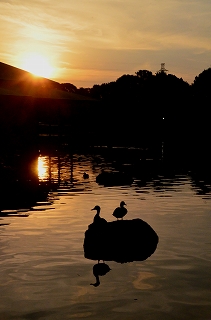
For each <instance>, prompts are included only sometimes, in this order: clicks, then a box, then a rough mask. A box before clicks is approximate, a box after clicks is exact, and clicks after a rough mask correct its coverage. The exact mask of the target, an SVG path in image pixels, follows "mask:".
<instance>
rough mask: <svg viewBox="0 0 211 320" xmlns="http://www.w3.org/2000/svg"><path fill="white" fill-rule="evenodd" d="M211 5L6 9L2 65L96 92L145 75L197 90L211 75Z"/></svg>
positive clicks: (2, 5)
mask: <svg viewBox="0 0 211 320" xmlns="http://www.w3.org/2000/svg"><path fill="white" fill-rule="evenodd" d="M210 13H211V1H209V0H200V1H198V0H192V1H190V0H183V1H181V0H177V1H175V0H169V1H165V0H161V1H157V0H151V1H148V0H142V1H140V0H124V1H120V0H113V1H99V0H92V1H86V0H81V1H80V2H79V1H75V2H73V1H68V0H61V1H56V0H52V1H51V2H50V5H49V1H44V0H39V1H26V0H16V1H0V40H1V46H0V57H1V58H0V61H1V62H3V63H6V64H9V65H12V66H14V67H17V68H21V69H25V70H28V71H30V72H32V73H34V74H36V75H39V76H43V77H47V78H50V79H52V80H55V81H58V82H60V83H65V82H69V83H72V84H73V85H75V86H77V87H92V86H93V85H94V84H102V83H107V82H111V81H116V80H117V79H118V78H119V77H121V76H122V75H123V74H131V75H134V74H135V72H137V71H138V70H149V71H151V72H152V73H153V74H155V73H156V72H157V71H158V70H159V69H160V64H161V63H162V62H164V63H165V64H166V68H167V69H168V70H169V73H171V74H174V75H175V76H177V77H178V78H180V77H181V78H183V80H185V81H188V82H189V83H192V82H193V81H194V79H195V77H196V76H198V75H199V74H200V73H201V72H202V71H203V70H204V69H207V68H209V67H210V56H211V41H210V29H211V19H210Z"/></svg>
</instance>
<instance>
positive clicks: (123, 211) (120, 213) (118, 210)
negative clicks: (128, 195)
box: [113, 201, 127, 220]
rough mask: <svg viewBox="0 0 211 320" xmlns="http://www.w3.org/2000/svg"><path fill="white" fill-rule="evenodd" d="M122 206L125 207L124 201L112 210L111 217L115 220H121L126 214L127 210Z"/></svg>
mask: <svg viewBox="0 0 211 320" xmlns="http://www.w3.org/2000/svg"><path fill="white" fill-rule="evenodd" d="M124 206H126V203H125V202H124V201H121V202H120V206H119V207H117V208H116V209H115V210H114V212H113V216H114V217H115V218H117V220H118V219H122V220H123V217H124V216H125V215H126V214H127V209H126V208H125V207H124Z"/></svg>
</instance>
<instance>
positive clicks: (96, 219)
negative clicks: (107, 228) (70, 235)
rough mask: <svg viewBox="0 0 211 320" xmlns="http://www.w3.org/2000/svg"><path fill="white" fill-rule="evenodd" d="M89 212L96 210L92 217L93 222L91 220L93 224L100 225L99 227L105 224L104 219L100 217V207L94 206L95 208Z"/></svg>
mask: <svg viewBox="0 0 211 320" xmlns="http://www.w3.org/2000/svg"><path fill="white" fill-rule="evenodd" d="M91 210H97V213H96V215H95V216H94V220H93V223H94V224H100V225H102V224H105V223H107V221H106V219H104V218H101V217H100V206H95V207H94V208H93V209H91Z"/></svg>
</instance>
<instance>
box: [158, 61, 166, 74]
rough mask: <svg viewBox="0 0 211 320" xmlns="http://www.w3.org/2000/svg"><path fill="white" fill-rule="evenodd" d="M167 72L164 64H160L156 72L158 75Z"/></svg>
mask: <svg viewBox="0 0 211 320" xmlns="http://www.w3.org/2000/svg"><path fill="white" fill-rule="evenodd" d="M167 71H168V70H167V69H166V68H165V63H161V67H160V70H158V73H166V72H167Z"/></svg>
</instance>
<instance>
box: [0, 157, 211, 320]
mask: <svg viewBox="0 0 211 320" xmlns="http://www.w3.org/2000/svg"><path fill="white" fill-rule="evenodd" d="M129 158H130V157H129ZM113 160H114V159H110V158H109V159H105V158H104V157H102V156H101V155H95V156H93V155H86V156H84V155H76V154H75V155H73V156H72V157H70V156H69V155H63V156H61V157H58V156H55V155H54V156H52V157H50V158H49V157H48V156H45V155H43V156H40V157H39V160H38V159H37V162H38V163H39V180H40V182H42V183H45V182H48V183H49V179H50V182H51V185H50V187H51V191H50V192H49V194H48V197H47V198H46V200H45V201H43V202H41V201H37V203H36V202H35V203H33V205H32V206H29V207H28V208H27V207H26V206H25V207H23V208H20V206H19V207H18V208H17V209H18V210H14V204H13V196H14V195H13V194H12V191H11V193H10V195H9V197H8V200H7V208H6V207H5V208H4V210H3V209H2V212H1V216H2V217H1V218H0V274H1V281H0V297H1V299H0V319H4V320H7V319H9V320H10V319H16V320H23V319H27V320H31V319H46V320H57V319H58V320H61V319H64V320H66V319H110V320H117V319H123V320H126V319H127V320H136V319H144V320H148V319H150V320H151V319H153V320H154V319H156V320H157V319H162V320H163V319H165V320H168V319H172V320H175V319H181V320H184V319H191V320H193V319H197V320H198V319H202V320H208V319H211V289H210V288H211V268H210V263H211V235H210V226H211V192H210V190H211V185H210V182H209V181H208V182H207V181H206V174H205V175H204V174H203V175H202V176H200V175H198V174H197V175H196V173H194V172H193V170H192V169H191V170H189V169H188V168H187V167H185V168H181V167H180V168H179V169H178V168H177V167H175V166H174V165H173V166H168V168H167V167H166V165H165V164H162V165H160V164H159V165H158V167H156V168H154V165H153V164H152V161H150V160H146V163H145V165H144V166H143V165H142V163H141V162H140V163H139V162H138V160H137V159H136V161H134V163H131V161H129V160H128V158H127V157H122V158H121V169H122V167H124V169H125V170H128V171H129V172H130V173H132V174H133V177H134V181H133V183H132V185H130V186H127V185H126V186H108V187H104V186H102V185H98V184H97V183H96V181H95V179H96V176H97V175H98V174H99V173H100V172H101V170H102V169H106V170H108V169H115V168H116V169H117V167H118V166H119V162H118V160H116V159H115V161H113ZM141 166H142V168H141ZM118 168H119V167H118ZM84 172H86V173H88V174H89V178H87V179H84V177H83V173H84ZM54 183H55V184H59V186H58V187H55V185H54ZM121 200H124V201H125V202H126V203H127V209H128V214H127V216H126V217H125V219H134V218H141V219H143V220H144V221H146V222H147V223H149V224H150V225H151V227H152V228H153V229H154V230H155V231H156V233H157V234H158V236H159V243H158V247H157V250H156V251H155V253H154V254H153V255H152V256H151V257H149V258H148V259H147V260H145V261H142V262H139V261H134V262H131V263H124V264H121V263H117V262H114V261H109V262H106V263H107V264H108V265H109V267H110V268H111V271H110V272H108V273H107V274H106V275H105V276H102V277H100V285H99V286H98V287H94V286H91V285H90V283H93V282H95V278H94V275H93V273H92V267H93V265H94V264H95V263H96V261H92V260H88V259H85V258H84V251H83V241H84V232H85V230H86V229H87V226H88V225H89V224H90V223H92V221H93V216H94V212H93V211H91V209H92V208H93V207H94V206H95V205H100V206H101V216H102V217H104V218H105V219H107V220H108V221H112V220H114V219H113V216H112V212H113V210H114V208H115V207H117V206H118V205H119V203H120V201H121ZM10 209H13V211H12V210H10ZM126 236H127V235H126Z"/></svg>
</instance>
